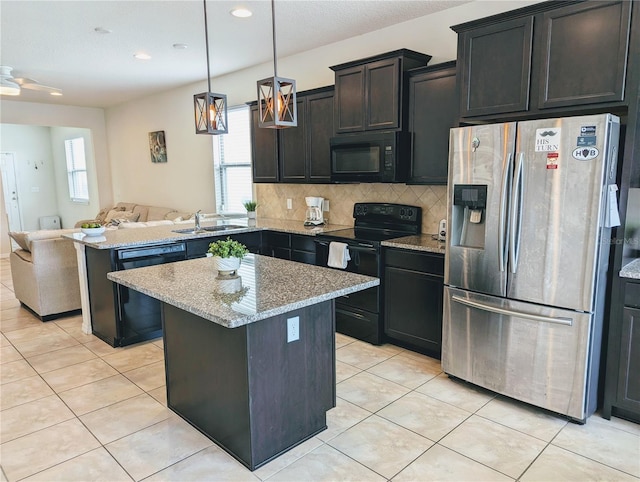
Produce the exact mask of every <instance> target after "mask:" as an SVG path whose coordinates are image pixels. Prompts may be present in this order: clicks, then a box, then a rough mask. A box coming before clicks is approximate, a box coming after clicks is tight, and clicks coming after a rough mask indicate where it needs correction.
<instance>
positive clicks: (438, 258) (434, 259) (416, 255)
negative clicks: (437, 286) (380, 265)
mask: <svg viewBox="0 0 640 482" xmlns="http://www.w3.org/2000/svg"><path fill="white" fill-rule="evenodd" d="M385 253H386V261H385V265H386V266H394V267H396V268H404V269H408V270H412V271H421V272H423V273H429V274H434V275H438V276H444V255H443V254H439V253H424V252H416V251H409V250H404V249H393V248H391V249H387V250H386V252H385Z"/></svg>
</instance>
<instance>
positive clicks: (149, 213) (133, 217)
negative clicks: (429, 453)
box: [75, 202, 193, 228]
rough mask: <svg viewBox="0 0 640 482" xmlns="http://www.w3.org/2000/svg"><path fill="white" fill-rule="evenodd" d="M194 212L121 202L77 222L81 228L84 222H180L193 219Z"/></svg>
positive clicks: (77, 226)
mask: <svg viewBox="0 0 640 482" xmlns="http://www.w3.org/2000/svg"><path fill="white" fill-rule="evenodd" d="M192 217H193V213H186V212H181V211H178V210H177V209H174V208H163V207H157V206H148V205H145V204H135V203H123V202H120V203H118V204H116V205H115V206H113V207H110V208H104V209H101V210H100V212H99V213H98V214H97V216H96V217H95V219H83V220H81V221H78V222H77V223H76V226H75V227H76V228H79V227H80V226H81V225H82V224H84V223H92V222H93V223H95V222H99V223H100V224H120V223H134V222H148V221H173V222H180V221H184V220H187V219H191V218H192Z"/></svg>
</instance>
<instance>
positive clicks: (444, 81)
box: [407, 62, 459, 184]
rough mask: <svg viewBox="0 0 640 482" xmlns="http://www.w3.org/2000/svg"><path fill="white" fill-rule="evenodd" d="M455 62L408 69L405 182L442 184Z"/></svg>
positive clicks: (454, 108)
mask: <svg viewBox="0 0 640 482" xmlns="http://www.w3.org/2000/svg"><path fill="white" fill-rule="evenodd" d="M458 105H459V97H458V89H457V87H456V63H455V62H446V63H443V64H438V65H434V66H430V67H424V68H420V69H414V70H412V71H410V72H409V132H410V134H411V164H410V170H409V179H408V180H407V184H446V183H447V171H448V165H449V129H451V128H452V127H455V126H456V125H457V122H458Z"/></svg>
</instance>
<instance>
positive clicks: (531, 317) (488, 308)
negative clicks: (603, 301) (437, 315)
mask: <svg viewBox="0 0 640 482" xmlns="http://www.w3.org/2000/svg"><path fill="white" fill-rule="evenodd" d="M451 299H452V300H453V301H456V302H458V303H460V304H462V305H467V306H470V307H471V308H477V309H479V310H484V311H490V312H492V313H497V314H499V315H507V316H517V317H518V318H526V319H527V320H533V321H542V322H544V323H557V324H559V325H567V326H571V325H573V320H572V319H571V318H552V317H550V316H541V315H534V314H533V313H524V312H522V311H513V310H507V309H505V308H499V307H497V306H491V305H486V304H484V303H480V302H478V301H471V300H468V299H466V298H461V297H460V296H456V295H453V296H452V297H451Z"/></svg>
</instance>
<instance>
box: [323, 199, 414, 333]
mask: <svg viewBox="0 0 640 482" xmlns="http://www.w3.org/2000/svg"><path fill="white" fill-rule="evenodd" d="M353 218H354V227H353V228H351V229H341V230H339V231H331V232H329V233H325V234H322V235H318V236H316V265H318V266H327V260H328V257H329V244H330V243H331V242H342V243H346V244H347V249H348V250H349V255H350V257H351V260H350V261H349V262H348V264H347V267H346V269H345V270H346V271H350V272H352V273H359V274H363V275H367V276H375V277H377V278H380V280H381V285H380V286H375V287H373V288H369V289H367V290H364V291H359V292H357V293H353V294H351V295H348V296H342V297H340V298H338V299H336V331H338V332H339V333H343V334H345V335H349V336H352V337H354V338H358V339H360V340H363V341H367V342H369V343H372V344H374V345H379V344H381V343H383V341H384V296H383V290H384V279H383V273H384V265H383V260H382V250H381V242H382V241H384V240H387V239H394V238H400V237H403V236H410V235H413V234H420V233H421V231H422V208H420V207H418V206H408V205H405V204H390V203H356V204H355V205H354V206H353Z"/></svg>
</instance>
